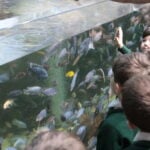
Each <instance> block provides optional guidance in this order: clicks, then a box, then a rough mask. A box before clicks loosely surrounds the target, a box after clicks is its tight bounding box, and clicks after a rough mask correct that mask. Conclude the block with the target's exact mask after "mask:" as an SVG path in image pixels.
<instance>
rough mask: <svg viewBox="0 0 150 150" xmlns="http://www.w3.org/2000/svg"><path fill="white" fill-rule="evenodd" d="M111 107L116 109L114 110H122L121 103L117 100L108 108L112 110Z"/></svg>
mask: <svg viewBox="0 0 150 150" xmlns="http://www.w3.org/2000/svg"><path fill="white" fill-rule="evenodd" d="M111 107H114V108H122V106H121V102H120V101H119V99H118V98H117V99H115V100H112V101H111V102H110V103H109V104H108V108H111Z"/></svg>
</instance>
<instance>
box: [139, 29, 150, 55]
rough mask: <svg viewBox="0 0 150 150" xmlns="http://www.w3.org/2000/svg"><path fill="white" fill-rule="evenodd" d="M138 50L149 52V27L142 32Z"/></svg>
mask: <svg viewBox="0 0 150 150" xmlns="http://www.w3.org/2000/svg"><path fill="white" fill-rule="evenodd" d="M140 48H141V50H142V52H144V53H148V52H150V27H147V28H146V29H145V30H144V32H143V39H142V42H141V45H140Z"/></svg>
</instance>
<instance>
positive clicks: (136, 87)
mask: <svg viewBox="0 0 150 150" xmlns="http://www.w3.org/2000/svg"><path fill="white" fill-rule="evenodd" d="M122 106H123V108H124V111H125V114H126V116H127V119H128V120H129V122H130V123H132V124H134V125H135V126H137V127H138V128H139V129H140V130H142V131H144V132H150V76H149V75H138V76H134V77H132V78H131V79H129V80H128V81H127V82H126V83H125V84H124V87H123V89H122Z"/></svg>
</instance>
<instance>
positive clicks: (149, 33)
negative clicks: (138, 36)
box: [142, 26, 150, 38]
mask: <svg viewBox="0 0 150 150" xmlns="http://www.w3.org/2000/svg"><path fill="white" fill-rule="evenodd" d="M146 36H150V26H148V27H147V28H146V29H145V30H144V31H143V36H142V37H143V38H145V37H146Z"/></svg>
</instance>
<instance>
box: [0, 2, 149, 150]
mask: <svg viewBox="0 0 150 150" xmlns="http://www.w3.org/2000/svg"><path fill="white" fill-rule="evenodd" d="M1 3H2V5H1V7H2V8H1V16H0V18H1V20H0V39H1V43H0V52H1V54H0V60H1V61H0V147H1V149H2V150H10V149H11V150H12V149H13V150H23V149H24V147H25V146H26V144H28V142H29V141H30V139H31V138H32V137H33V136H34V135H35V134H36V133H37V132H40V131H42V130H58V131H68V132H71V133H74V134H76V135H77V136H79V138H80V139H81V140H82V141H83V142H84V144H85V145H86V147H87V148H88V149H89V150H92V149H94V148H95V146H96V140H97V139H96V135H97V129H98V126H99V125H100V123H101V121H102V120H103V118H104V117H105V114H106V112H107V110H108V105H109V103H110V102H111V101H113V100H114V99H115V95H114V94H113V92H112V91H111V86H110V80H111V76H112V70H111V67H112V62H113V60H114V58H115V57H116V55H118V50H117V47H116V45H115V43H114V35H115V29H116V28H117V27H118V26H121V27H122V29H123V32H124V43H125V45H127V47H128V48H130V49H132V50H133V51H140V49H139V43H140V40H141V36H142V32H143V30H144V28H145V27H146V26H148V25H150V22H149V11H150V6H149V5H148V4H147V5H133V4H121V3H116V2H111V1H102V0H94V1H92V2H91V1H90V0H86V1H85V0H80V1H72V2H71V1H69V0H68V1H66V0H65V1H63V0H61V1H54V0H53V1H47V0H38V2H37V1H35V0H33V1H32V2H31V1H29V0H26V1H21V2H20V1H17V0H14V1H9V0H8V1H2V2H1ZM108 6H111V8H112V9H111V10H109V9H108Z"/></svg>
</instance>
